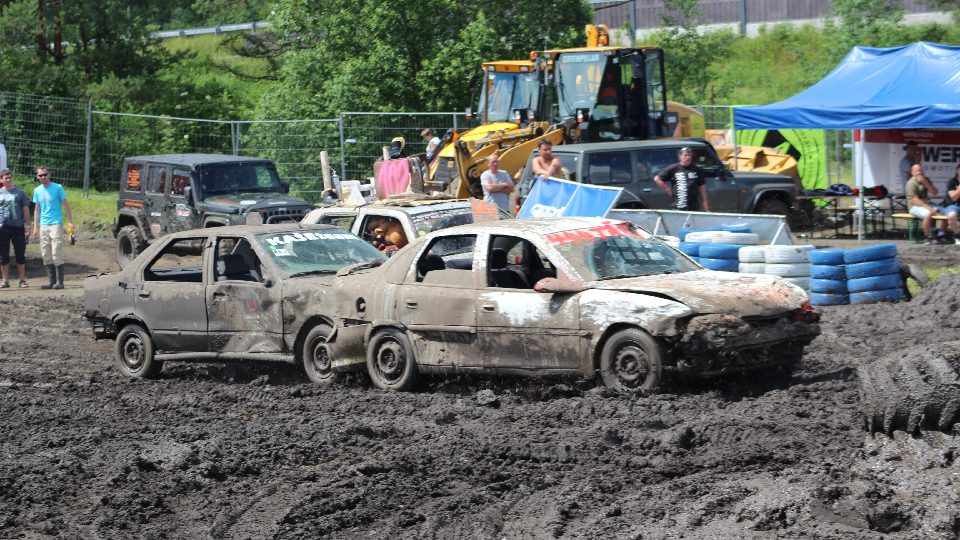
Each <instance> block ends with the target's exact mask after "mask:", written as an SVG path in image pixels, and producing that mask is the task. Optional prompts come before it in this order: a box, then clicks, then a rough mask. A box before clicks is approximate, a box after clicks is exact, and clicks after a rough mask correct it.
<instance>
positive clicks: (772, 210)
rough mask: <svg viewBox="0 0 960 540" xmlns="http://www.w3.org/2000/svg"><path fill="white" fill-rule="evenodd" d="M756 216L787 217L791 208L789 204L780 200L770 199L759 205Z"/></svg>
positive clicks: (755, 211)
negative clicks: (774, 215)
mask: <svg viewBox="0 0 960 540" xmlns="http://www.w3.org/2000/svg"><path fill="white" fill-rule="evenodd" d="M754 213H755V214H776V215H778V216H785V215H787V214H789V213H790V207H789V206H787V203H785V202H783V201H782V200H780V199H775V198H769V199H764V200H762V201H760V204H758V205H757V208H756V210H754Z"/></svg>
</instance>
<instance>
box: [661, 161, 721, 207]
mask: <svg viewBox="0 0 960 540" xmlns="http://www.w3.org/2000/svg"><path fill="white" fill-rule="evenodd" d="M653 181H654V182H656V183H657V185H658V186H660V188H661V189H663V190H664V191H666V192H667V194H669V195H670V197H671V198H672V199H673V204H672V206H671V207H672V208H673V209H674V210H687V211H698V210H702V211H704V212H709V211H710V201H708V200H707V183H706V181H705V180H704V178H703V171H701V170H700V167H698V166H697V165H695V164H694V163H693V150H691V149H690V148H688V147H683V148H681V149H680V154H679V161H678V162H677V163H674V164H673V165H670V166H669V167H667V168H665V169H663V170H661V171H660V172H659V173H657V175H656V176H655V177H653Z"/></svg>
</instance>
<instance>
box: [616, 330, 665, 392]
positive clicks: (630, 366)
mask: <svg viewBox="0 0 960 540" xmlns="http://www.w3.org/2000/svg"><path fill="white" fill-rule="evenodd" d="M663 359H664V354H663V349H661V347H660V345H659V344H658V343H657V341H656V340H655V339H653V337H652V336H650V334H648V333H646V332H644V331H643V330H640V329H637V328H630V329H627V330H621V331H619V332H617V333H615V334H613V335H612V336H610V338H609V339H608V340H607V342H606V343H605V344H604V346H603V351H602V352H601V353H600V377H601V378H602V379H603V384H605V385H606V386H607V387H608V388H610V389H612V390H615V391H617V392H621V393H625V394H631V393H638V392H643V393H646V392H655V391H657V390H658V389H660V387H661V379H662V378H663Z"/></svg>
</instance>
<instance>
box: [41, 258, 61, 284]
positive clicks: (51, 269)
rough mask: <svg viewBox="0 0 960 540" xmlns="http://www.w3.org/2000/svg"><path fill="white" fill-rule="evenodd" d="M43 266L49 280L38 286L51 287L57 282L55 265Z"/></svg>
mask: <svg viewBox="0 0 960 540" xmlns="http://www.w3.org/2000/svg"><path fill="white" fill-rule="evenodd" d="M44 268H45V269H46V270H47V280H49V282H48V283H47V284H46V285H41V286H40V288H41V289H52V288H53V286H54V285H56V284H57V267H56V266H54V265H52V264H48V265H45V266H44Z"/></svg>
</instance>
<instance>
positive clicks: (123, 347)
mask: <svg viewBox="0 0 960 540" xmlns="http://www.w3.org/2000/svg"><path fill="white" fill-rule="evenodd" d="M114 352H115V364H116V366H117V369H119V370H120V372H121V373H123V374H124V375H126V376H128V377H133V378H134V379H153V378H155V377H156V376H157V375H158V374H159V373H160V370H161V369H162V368H163V362H158V361H157V360H155V359H154V351H153V339H151V338H150V334H149V333H148V332H147V330H146V328H144V327H143V326H140V325H139V324H135V323H134V324H128V325H126V326H124V327H123V328H122V329H121V330H120V332H119V333H118V334H117V342H116V349H115V350H114Z"/></svg>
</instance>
